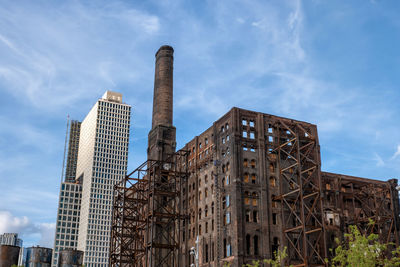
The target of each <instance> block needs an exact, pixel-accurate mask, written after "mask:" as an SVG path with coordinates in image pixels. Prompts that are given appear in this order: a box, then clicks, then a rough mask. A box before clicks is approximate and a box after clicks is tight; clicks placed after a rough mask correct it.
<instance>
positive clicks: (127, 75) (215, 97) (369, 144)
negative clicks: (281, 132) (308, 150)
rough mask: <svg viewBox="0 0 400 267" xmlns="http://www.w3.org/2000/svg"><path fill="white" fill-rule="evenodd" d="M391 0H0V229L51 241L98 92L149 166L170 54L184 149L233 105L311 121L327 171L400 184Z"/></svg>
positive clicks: (31, 241)
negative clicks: (112, 103)
mask: <svg viewBox="0 0 400 267" xmlns="http://www.w3.org/2000/svg"><path fill="white" fill-rule="evenodd" d="M399 13H400V3H399V2H398V1H379V0H375V1H366V0H362V1H361V0H360V1H344V0H343V1H322V0H308V1H295V0H293V1H292V0H290V1H265V0H264V1H250V0H246V1H235V0H216V1H179V0H154V1H42V0H38V1H6V0H0V94H1V98H0V125H1V126H0V188H1V189H0V233H1V232H19V233H20V234H21V235H22V238H23V239H24V241H25V245H26V246H30V245H36V244H40V245H43V246H50V247H51V246H52V245H53V235H54V223H55V219H56V209H57V201H58V192H59V186H60V179H61V178H60V175H61V165H62V157H63V147H64V138H65V127H66V118H67V115H68V114H69V115H70V116H71V117H72V118H74V119H77V120H82V119H83V118H84V116H85V115H86V114H87V113H88V111H89V110H90V108H91V106H92V105H93V104H94V103H95V102H96V100H97V99H98V98H100V97H101V96H102V94H103V93H104V91H105V90H107V89H108V90H114V91H118V92H121V93H122V94H123V95H124V101H125V102H126V103H128V104H131V105H132V106H133V115H132V129H131V139H130V150H129V170H133V169H134V168H135V166H136V165H138V164H140V163H141V162H143V161H144V160H145V155H146V144H147V133H148V131H149V129H150V126H151V109H152V97H153V96H152V93H153V78H154V54H155V52H156V51H157V49H158V47H159V46H161V45H163V44H169V45H172V46H173V47H174V49H175V69H174V71H175V72H174V94H175V96H174V97H175V98H174V124H175V126H176V127H177V129H178V132H177V139H178V146H182V145H184V144H185V142H187V141H189V140H190V139H191V138H193V137H194V136H195V135H198V134H199V133H201V132H202V131H203V130H205V129H206V128H208V127H209V126H210V125H211V124H212V123H213V122H214V121H215V120H217V119H218V118H219V117H220V116H221V115H223V114H225V113H226V112H227V111H228V110H229V109H230V108H231V107H233V106H237V107H241V108H246V109H251V110H256V111H260V112H265V113H269V114H274V115H279V116H285V117H290V118H295V119H298V120H303V121H308V122H311V123H315V124H317V125H318V129H319V138H320V143H321V155H322V170H324V171H330V172H337V173H344V174H349V175H355V176H361V177H370V178H378V179H384V180H386V179H389V178H393V177H400V175H399V174H400V119H399V118H400V105H399V102H400V89H399V84H400V67H399V66H400V50H399V49H398V48H399V47H400V17H399V16H398V14H399Z"/></svg>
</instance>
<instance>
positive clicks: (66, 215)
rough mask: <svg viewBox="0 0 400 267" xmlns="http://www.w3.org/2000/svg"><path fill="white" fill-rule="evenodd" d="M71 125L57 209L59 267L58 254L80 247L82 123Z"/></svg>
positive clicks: (54, 263)
mask: <svg viewBox="0 0 400 267" xmlns="http://www.w3.org/2000/svg"><path fill="white" fill-rule="evenodd" d="M68 125H69V134H68V153H67V164H66V167H65V175H64V174H63V175H64V177H63V178H64V181H62V182H61V186H60V195H59V200H58V208H57V222H56V233H55V239H54V249H53V257H52V266H53V267H56V266H58V265H57V264H58V254H59V252H60V251H61V250H63V249H68V248H72V249H76V247H77V245H78V228H79V215H80V208H81V199H82V181H79V180H78V179H76V164H77V159H78V147H79V136H80V127H81V122H79V121H75V120H72V121H71V122H70V123H68Z"/></svg>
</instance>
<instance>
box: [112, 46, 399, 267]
mask: <svg viewBox="0 0 400 267" xmlns="http://www.w3.org/2000/svg"><path fill="white" fill-rule="evenodd" d="M172 64H173V49H172V47H169V46H163V47H161V48H160V49H159V51H158V52H157V54H156V77H155V85H154V106H153V124H152V130H151V131H150V133H149V149H148V161H146V162H145V163H143V164H142V165H141V166H139V167H138V168H137V169H136V170H135V171H133V172H132V173H131V174H129V175H127V176H126V179H125V180H124V181H123V182H122V183H121V184H120V185H119V186H117V187H116V191H115V199H114V212H113V226H112V240H111V248H110V252H111V253H110V265H111V266H152V267H153V266H157V267H161V266H162V267H164V266H223V264H224V262H228V263H230V264H231V266H242V264H245V263H250V262H252V261H253V260H262V259H265V258H271V257H273V254H274V252H275V251H277V250H278V249H283V247H287V248H288V250H287V251H288V257H287V259H286V263H287V264H293V265H294V266H325V261H324V259H325V258H327V257H328V258H329V257H330V252H329V248H332V247H334V246H335V244H334V238H335V237H339V238H341V237H342V236H343V233H344V232H345V231H346V230H347V226H348V225H352V224H355V225H358V226H359V227H360V229H361V230H362V231H365V232H367V233H369V232H375V233H379V238H380V239H381V241H383V242H385V243H386V242H394V243H395V244H396V245H399V238H400V236H399V227H400V220H399V196H398V184H397V180H396V179H392V180H388V181H386V182H385V181H379V180H372V179H365V178H359V177H352V176H347V175H341V174H334V173H327V172H322V171H321V157H320V145H319V141H318V131H317V126H316V125H313V124H310V123H307V122H302V121H297V120H293V119H287V118H282V117H277V116H273V115H268V114H264V113H260V112H254V111H249V110H244V109H240V108H232V109H231V110H230V111H229V112H228V113H226V114H225V115H224V116H223V117H221V118H220V119H218V120H217V121H216V122H214V123H213V125H212V126H211V127H210V128H208V129H207V130H205V131H204V132H203V133H201V134H200V135H199V136H196V137H195V138H193V139H192V140H191V141H189V142H188V143H187V144H186V145H185V146H184V147H183V148H182V149H181V150H179V151H178V152H175V144H176V143H175V127H174V126H173V124H172V72H173V65H172ZM370 219H372V220H373V221H374V224H373V225H371V224H369V220H370ZM191 264H193V265H191Z"/></svg>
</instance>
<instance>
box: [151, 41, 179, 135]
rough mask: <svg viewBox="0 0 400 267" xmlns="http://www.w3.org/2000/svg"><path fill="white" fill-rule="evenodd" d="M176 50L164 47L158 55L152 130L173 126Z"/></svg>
mask: <svg viewBox="0 0 400 267" xmlns="http://www.w3.org/2000/svg"><path fill="white" fill-rule="evenodd" d="M173 64H174V49H173V48H172V47H171V46H169V45H163V46H161V47H160V49H158V51H157V53H156V71H155V77H154V99H153V119H152V129H154V127H156V126H158V125H164V126H172V116H173V114H172V113H173V111H172V105H173V68H174V66H173Z"/></svg>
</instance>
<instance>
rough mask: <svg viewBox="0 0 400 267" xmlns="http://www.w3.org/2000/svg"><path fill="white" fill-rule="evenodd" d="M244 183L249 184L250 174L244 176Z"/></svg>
mask: <svg viewBox="0 0 400 267" xmlns="http://www.w3.org/2000/svg"><path fill="white" fill-rule="evenodd" d="M243 182H245V183H248V182H249V174H248V173H245V174H244V176H243Z"/></svg>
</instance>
